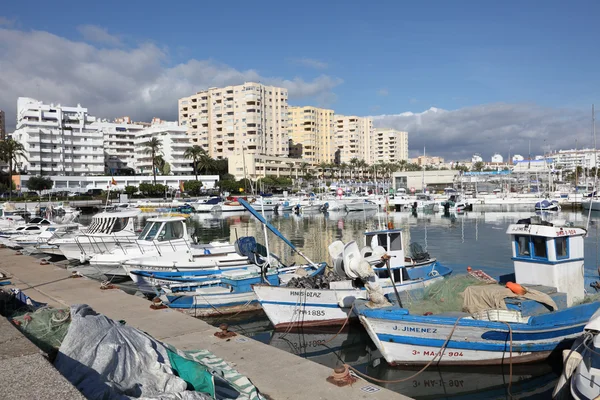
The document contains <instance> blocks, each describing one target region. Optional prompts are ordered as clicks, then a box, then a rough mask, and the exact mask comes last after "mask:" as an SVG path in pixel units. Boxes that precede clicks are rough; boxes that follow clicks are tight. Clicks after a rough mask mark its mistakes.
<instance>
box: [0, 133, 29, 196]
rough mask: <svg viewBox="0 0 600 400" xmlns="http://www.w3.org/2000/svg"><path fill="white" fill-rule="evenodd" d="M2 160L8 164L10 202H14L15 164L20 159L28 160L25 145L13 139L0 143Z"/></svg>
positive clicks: (0, 157)
mask: <svg viewBox="0 0 600 400" xmlns="http://www.w3.org/2000/svg"><path fill="white" fill-rule="evenodd" d="M0 159H2V161H4V162H6V163H8V175H9V181H8V200H9V201H10V200H12V183H13V180H12V176H13V163H14V164H18V163H19V159H24V160H27V156H26V155H25V148H24V147H23V145H22V144H21V143H19V142H17V141H15V140H13V139H8V140H5V141H3V142H1V143H0Z"/></svg>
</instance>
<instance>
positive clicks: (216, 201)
mask: <svg viewBox="0 0 600 400" xmlns="http://www.w3.org/2000/svg"><path fill="white" fill-rule="evenodd" d="M222 201H223V199H221V198H220V197H211V198H208V199H204V200H202V201H198V203H200V204H206V205H207V206H210V205H217V204H220V203H221V202H222Z"/></svg>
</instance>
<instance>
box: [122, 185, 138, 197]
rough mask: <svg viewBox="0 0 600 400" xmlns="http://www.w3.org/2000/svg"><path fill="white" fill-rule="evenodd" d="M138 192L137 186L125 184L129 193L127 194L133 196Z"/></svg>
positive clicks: (126, 191)
mask: <svg viewBox="0 0 600 400" xmlns="http://www.w3.org/2000/svg"><path fill="white" fill-rule="evenodd" d="M137 192H138V188H137V186H125V193H127V196H129V197H133V195H134V194H136V193H137Z"/></svg>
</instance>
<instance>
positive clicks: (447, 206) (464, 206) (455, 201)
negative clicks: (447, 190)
mask: <svg viewBox="0 0 600 400" xmlns="http://www.w3.org/2000/svg"><path fill="white" fill-rule="evenodd" d="M441 206H442V209H443V210H444V212H457V213H461V212H464V211H472V210H473V205H472V204H469V203H468V202H467V201H466V200H464V199H463V198H462V196H461V195H459V194H453V195H451V196H450V197H449V198H448V200H446V201H444V202H442V204H441Z"/></svg>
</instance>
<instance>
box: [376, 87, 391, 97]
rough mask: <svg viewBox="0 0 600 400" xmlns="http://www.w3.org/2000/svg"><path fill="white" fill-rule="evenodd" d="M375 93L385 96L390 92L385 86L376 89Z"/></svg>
mask: <svg viewBox="0 0 600 400" xmlns="http://www.w3.org/2000/svg"><path fill="white" fill-rule="evenodd" d="M377 94H378V95H380V96H387V95H388V94H390V91H389V90H387V89H386V88H381V89H379V90H378V91H377Z"/></svg>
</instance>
